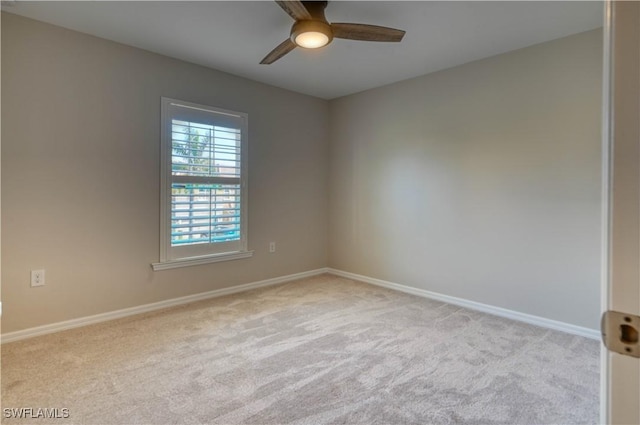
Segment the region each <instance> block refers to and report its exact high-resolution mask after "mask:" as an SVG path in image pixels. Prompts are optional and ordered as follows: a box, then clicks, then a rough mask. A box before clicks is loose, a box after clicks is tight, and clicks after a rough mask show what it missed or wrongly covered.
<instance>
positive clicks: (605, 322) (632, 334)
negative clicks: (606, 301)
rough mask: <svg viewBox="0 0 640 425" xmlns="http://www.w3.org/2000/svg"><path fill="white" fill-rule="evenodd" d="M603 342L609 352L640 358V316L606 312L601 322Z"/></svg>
mask: <svg viewBox="0 0 640 425" xmlns="http://www.w3.org/2000/svg"><path fill="white" fill-rule="evenodd" d="M600 331H601V332H602V342H603V343H604V345H605V347H607V349H608V350H609V351H613V352H614V353H619V354H624V355H625V356H632V357H638V358H640V344H639V343H638V331H640V316H635V315H633V314H627V313H621V312H619V311H611V310H609V311H605V312H604V314H603V315H602V321H601V322H600Z"/></svg>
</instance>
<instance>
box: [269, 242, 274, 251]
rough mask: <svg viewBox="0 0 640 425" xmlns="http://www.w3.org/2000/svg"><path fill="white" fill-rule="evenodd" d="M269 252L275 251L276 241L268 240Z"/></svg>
mask: <svg viewBox="0 0 640 425" xmlns="http://www.w3.org/2000/svg"><path fill="white" fill-rule="evenodd" d="M269 252H276V243H275V242H269Z"/></svg>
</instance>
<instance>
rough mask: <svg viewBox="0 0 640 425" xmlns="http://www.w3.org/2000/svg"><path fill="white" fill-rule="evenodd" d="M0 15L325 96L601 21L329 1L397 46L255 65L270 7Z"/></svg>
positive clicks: (153, 5) (338, 17)
mask: <svg viewBox="0 0 640 425" xmlns="http://www.w3.org/2000/svg"><path fill="white" fill-rule="evenodd" d="M2 9H3V10H4V11H7V12H10V13H15V14H19V15H23V16H27V17H30V18H33V19H37V20H41V21H45V22H50V23H53V24H55V25H60V26H63V27H66V28H71V29H74V30H77V31H81V32H84V33H88V34H93V35H96V36H98V37H102V38H106V39H109V40H114V41H117V42H120V43H124V44H128V45H131V46H136V47H139V48H142V49H146V50H150V51H153V52H157V53H161V54H164V55H168V56H172V57H175V58H179V59H183V60H186V61H189V62H194V63H197V64H201V65H205V66H208V67H211V68H215V69H218V70H221V71H225V72H229V73H232V74H236V75H240V76H242V77H246V78H250V79H252V80H256V81H260V82H263V83H267V84H271V85H274V86H278V87H282V88H286V89H289V90H293V91H296V92H300V93H305V94H309V95H312V96H317V97H320V98H324V99H332V98H335V97H340V96H344V95H347V94H351V93H355V92H359V91H362V90H366V89H370V88H373V87H378V86H382V85H385V84H389V83H393V82H396V81H400V80H404V79H407V78H411V77H416V76H419V75H423V74H427V73H430V72H434V71H438V70H441V69H445V68H450V67H452V66H456V65H460V64H463V63H466V62H470V61H473V60H477V59H481V58H485V57H489V56H493V55H496V54H500V53H503V52H507V51H510V50H514V49H518V48H522V47H525V46H530V45H532V44H537V43H541V42H544V41H548V40H552V39H555V38H560V37H564V36H567V35H570V34H575V33H578V32H583V31H587V30H590V29H594V28H597V27H600V26H601V25H602V21H603V18H602V13H603V6H602V3H600V2H598V1H587V2H579V1H568V2H560V1H551V2H545V1H533V2H524V1H499V2H483V1H470V2H463V1H445V2H435V1H433V2H432V1H408V2H404V1H403V2H401V1H394V2H383V1H332V2H330V3H329V6H328V7H327V9H326V16H327V19H328V20H329V22H331V21H335V22H358V23H368V24H375V25H383V26H390V27H395V28H400V29H404V30H406V31H407V34H406V36H405V38H404V40H403V41H402V42H401V43H372V42H362V41H349V40H340V39H336V40H334V41H333V43H331V44H330V45H329V46H327V47H325V48H323V49H319V50H315V51H309V50H303V49H296V50H294V51H293V52H291V53H289V54H288V55H287V56H285V57H284V58H282V59H280V60H279V61H277V62H275V63H274V64H272V65H260V64H259V62H260V60H261V59H262V58H263V57H264V56H265V55H266V54H267V53H268V52H269V51H270V50H271V49H272V48H274V47H275V46H276V45H278V44H279V43H280V42H282V41H283V40H284V39H285V38H286V37H287V36H288V34H289V29H290V26H291V24H292V23H293V21H292V19H291V18H290V17H289V16H288V15H287V14H286V13H285V12H284V11H283V10H282V9H280V7H278V5H277V4H276V3H274V2H273V1H224V2H223V1H195V2H189V1H178V2H168V1H140V2H129V1H113V2H110V1H88V2H84V1H82V2H76V1H72V2H51V1H42V2H40V1H39V2H21V1H17V2H15V3H14V5H9V6H8V5H6V4H5V5H4V6H3V8H2Z"/></svg>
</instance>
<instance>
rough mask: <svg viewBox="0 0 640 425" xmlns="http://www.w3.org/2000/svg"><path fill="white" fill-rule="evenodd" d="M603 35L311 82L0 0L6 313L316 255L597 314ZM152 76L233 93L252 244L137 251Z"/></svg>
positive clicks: (74, 306) (154, 182)
mask: <svg viewBox="0 0 640 425" xmlns="http://www.w3.org/2000/svg"><path fill="white" fill-rule="evenodd" d="M601 37H602V35H601V32H600V31H592V32H588V33H584V34H580V35H576V36H572V37H568V38H566V39H562V40H557V41H553V42H551V43H546V44H543V45H539V46H534V47H531V48H527V49H523V50H519V51H516V52H511V53H508V54H505V55H501V56H497V57H493V58H489V59H486V60H482V61H478V62H474V63H471V64H467V65H463V66H460V67H457V68H453V69H450V70H446V71H443V72H439V73H435V74H430V75H427V76H424V77H420V78H417V79H413V80H409V81H405V82H401V83H397V84H394V85H391V86H387V87H383V88H380V89H375V90H371V91H367V92H364V93H360V94H356V95H353V96H349V97H345V98H341V99H338V100H334V101H331V102H326V101H323V100H320V99H314V98H312V97H308V96H303V95H299V94H295V93H292V92H288V91H285V90H281V89H277V88H273V87H269V86H266V85H263V84H259V83H256V82H252V81H249V80H246V79H242V78H239V77H235V76H232V75H229V74H224V73H221V72H217V71H214V70H211V69H207V68H204V67H200V66H196V65H193V64H188V63H185V62H181V61H178V60H174V59H171V58H167V57H164V56H160V55H156V54H153V53H149V52H146V51H142V50H139V49H135V48H132V47H127V46H123V45H120V44H116V43H112V42H109V41H106V40H102V39H98V38H95V37H91V36H87V35H83V34H79V33H77V32H73V31H68V30H65V29H62V28H59V27H55V26H51V25H48V24H44V23H39V22H36V21H32V20H28V19H25V18H21V17H17V16H15V15H10V14H6V13H3V14H2V62H3V65H4V69H3V72H2V85H3V86H4V87H3V88H4V90H3V93H2V123H3V126H2V135H1V136H2V141H3V144H2V206H3V209H2V223H3V233H2V245H3V248H4V249H3V256H2V283H3V292H2V296H3V307H4V314H3V319H4V320H3V323H2V332H3V333H6V332H12V331H16V330H20V329H25V328H29V327H33V326H38V325H42V324H48V323H53V322H57V321H61V320H67V319H72V318H77V317H82V316H87V315H91V314H97V313H101V312H107V311H112V310H116V309H121V308H126V307H132V306H136V305H140V304H145V303H150V302H155V301H160V300H164V299H169V298H174V297H179V296H183V295H188V294H194V293H198V292H203V291H207V290H212V289H217V288H223V287H228V286H233V285H237V284H241V283H247V282H252V281H256V280H261V279H266V278H270V277H275V276H282V275H286V274H290V273H296V272H300V271H306V270H311V269H315V268H319V267H324V266H327V265H330V266H332V267H335V268H338V269H342V270H345V271H350V272H354V273H360V274H364V275H368V276H372V277H377V278H381V279H386V280H390V281H393V282H397V283H402V284H406V285H411V286H414V287H418V288H423V289H427V290H432V291H436V292H441V293H444V294H448V295H453V296H457V297H461V298H465V299H469V300H475V301H479V302H482V303H487V304H491V305H496V306H500V307H504V308H509V309H513V310H516V311H521V312H525V313H530V314H534V315H539V316H543V317H547V318H551V319H556V320H561V321H565V322H568V323H573V324H576V325H580V326H587V327H591V328H596V327H597V316H598V313H599V283H598V276H599V234H600V232H599V226H600V215H599V211H600V175H599V170H600V147H599V143H600V141H599V128H600V109H599V108H600V87H601V41H602V40H601ZM160 96H168V97H173V98H178V99H184V100H188V101H193V102H197V103H203V104H209V105H212V106H218V107H222V108H226V109H234V110H238V111H242V112H247V113H249V122H250V134H249V143H250V175H249V181H250V195H249V196H250V198H249V206H250V211H249V225H250V234H249V248H250V249H254V250H255V255H254V257H253V258H251V259H246V260H238V261H232V262H225V263H216V264H211V265H205V266H197V267H189V268H182V269H174V270H168V271H162V272H153V271H152V270H151V268H150V263H151V262H154V261H157V260H158V251H159V246H158V244H159V235H158V229H159V218H158V215H159V211H158V209H159V116H160ZM329 142H330V143H329ZM329 144H330V146H329ZM327 204H329V205H330V207H329V209H328V208H327ZM327 234H329V236H327ZM272 240H274V241H277V243H278V251H277V253H275V254H268V253H267V246H268V242H269V241H272ZM328 252H330V253H331V255H330V256H328ZM36 268H44V269H46V278H47V285H46V286H45V287H42V288H30V287H29V271H30V270H31V269H36Z"/></svg>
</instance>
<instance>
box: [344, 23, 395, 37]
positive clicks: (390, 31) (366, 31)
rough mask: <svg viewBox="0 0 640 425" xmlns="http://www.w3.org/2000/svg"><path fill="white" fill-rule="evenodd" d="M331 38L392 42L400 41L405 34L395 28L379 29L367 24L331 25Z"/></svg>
mask: <svg viewBox="0 0 640 425" xmlns="http://www.w3.org/2000/svg"><path fill="white" fill-rule="evenodd" d="M331 30H332V31H333V36H334V37H336V38H346V39H348V40H362V41H393V42H398V41H401V40H402V37H404V34H405V32H404V31H402V30H397V29H395V28H388V27H379V26H377V25H367V24H349V23H333V24H331Z"/></svg>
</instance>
